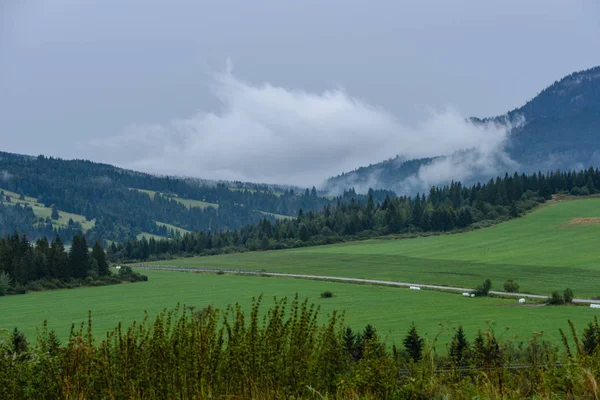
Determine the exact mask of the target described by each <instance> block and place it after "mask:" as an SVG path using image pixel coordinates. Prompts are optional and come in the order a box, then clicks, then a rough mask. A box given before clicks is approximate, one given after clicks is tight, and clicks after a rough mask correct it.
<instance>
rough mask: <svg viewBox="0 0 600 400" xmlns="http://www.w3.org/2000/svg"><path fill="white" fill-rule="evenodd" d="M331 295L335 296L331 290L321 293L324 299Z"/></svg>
mask: <svg viewBox="0 0 600 400" xmlns="http://www.w3.org/2000/svg"><path fill="white" fill-rule="evenodd" d="M331 297H333V293H332V292H330V291H329V290H328V291H326V292H323V293H321V298H322V299H329V298H331Z"/></svg>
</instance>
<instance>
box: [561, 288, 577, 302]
mask: <svg viewBox="0 0 600 400" xmlns="http://www.w3.org/2000/svg"><path fill="white" fill-rule="evenodd" d="M574 297H575V296H574V295H573V291H572V290H571V289H569V288H566V289H565V291H564V292H563V298H564V300H565V303H569V304H570V303H572V302H573V298H574Z"/></svg>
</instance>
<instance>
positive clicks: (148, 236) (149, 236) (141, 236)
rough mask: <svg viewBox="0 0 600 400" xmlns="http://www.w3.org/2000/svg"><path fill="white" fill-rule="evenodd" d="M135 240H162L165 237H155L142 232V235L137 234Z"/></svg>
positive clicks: (152, 234)
mask: <svg viewBox="0 0 600 400" xmlns="http://www.w3.org/2000/svg"><path fill="white" fill-rule="evenodd" d="M135 238H136V239H137V240H142V239H143V238H146V240H150V239H154V240H162V239H166V236H160V235H155V234H154V233H149V232H142V233H139V234H138V235H137V236H136V237H135Z"/></svg>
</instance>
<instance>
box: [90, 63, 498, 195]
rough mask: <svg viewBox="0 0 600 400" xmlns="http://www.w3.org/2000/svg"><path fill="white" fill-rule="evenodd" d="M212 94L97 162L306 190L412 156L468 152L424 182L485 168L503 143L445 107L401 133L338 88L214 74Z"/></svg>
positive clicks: (119, 141)
mask: <svg viewBox="0 0 600 400" xmlns="http://www.w3.org/2000/svg"><path fill="white" fill-rule="evenodd" d="M212 90H213V93H214V95H215V96H216V97H217V98H218V100H219V101H220V104H221V108H220V110H219V111H218V112H205V111H199V112H197V113H196V114H195V115H192V116H190V117H187V118H183V119H178V120H173V121H170V122H167V123H163V124H133V125H131V126H129V127H127V128H126V129H125V130H124V132H123V134H121V135H119V136H116V137H112V138H107V139H102V140H94V141H93V142H92V145H93V147H94V149H95V150H96V151H98V152H100V155H101V156H102V158H103V159H105V160H106V161H110V162H115V163H117V164H119V165H122V166H124V167H128V168H133V169H139V170H143V171H148V172H154V173H160V174H176V175H186V176H195V177H204V178H212V179H228V180H234V179H235V180H243V181H256V182H268V183H285V184H295V185H300V186H312V185H318V184H319V183H321V182H323V181H324V180H325V179H326V178H328V177H330V176H333V175H337V174H339V173H341V172H344V171H349V170H352V169H354V168H356V167H359V166H363V165H368V164H371V163H376V162H379V161H382V160H384V159H387V158H389V157H393V156H395V155H397V154H400V155H402V156H403V157H406V158H418V157H428V156H438V155H441V154H453V153H454V152H456V151H458V150H461V149H467V148H476V149H477V151H478V152H477V154H479V155H478V156H477V157H475V158H473V157H472V156H471V157H470V158H469V162H468V163H466V164H465V163H453V161H451V160H450V159H449V160H448V161H447V164H446V165H443V166H442V165H440V166H439V167H440V169H437V170H436V169H434V168H433V167H432V168H429V169H426V170H423V171H422V174H421V175H422V176H421V178H422V179H423V180H426V181H428V182H429V181H432V182H433V181H435V180H436V178H435V177H436V176H442V175H443V176H450V175H452V174H453V171H455V172H457V174H458V172H459V171H460V170H461V169H462V170H464V169H469V168H474V167H479V166H484V167H490V168H492V167H493V166H491V165H489V164H488V163H487V161H488V160H489V159H490V158H491V157H492V156H494V157H495V156H496V155H497V154H503V147H504V143H505V140H506V136H507V130H506V129H505V128H504V127H501V126H495V125H494V126H491V125H487V126H477V125H474V124H471V123H469V122H467V121H466V120H465V118H464V117H462V116H460V114H459V113H458V112H457V111H456V110H453V109H451V108H448V109H447V110H445V111H443V112H431V113H430V116H429V118H428V119H427V120H425V121H424V122H422V123H421V124H420V125H418V126H417V127H409V126H407V125H406V124H403V123H402V121H399V120H398V119H397V118H396V117H395V116H394V115H392V114H391V113H389V112H387V111H386V110H383V109H381V108H378V107H375V106H373V105H370V104H368V103H367V102H365V101H362V100H360V99H357V98H354V97H352V96H350V95H349V94H348V93H346V92H345V91H344V90H343V89H335V90H328V91H324V92H322V93H309V92H306V91H303V90H290V89H286V88H282V87H277V86H273V85H271V84H269V83H264V84H261V85H252V84H249V83H247V82H243V81H241V80H239V79H237V78H235V77H234V76H233V75H232V74H231V69H230V67H228V68H227V71H226V72H225V73H223V74H218V75H216V76H215V79H214V85H213V87H212ZM461 174H463V172H460V174H458V175H461ZM455 179H456V178H455Z"/></svg>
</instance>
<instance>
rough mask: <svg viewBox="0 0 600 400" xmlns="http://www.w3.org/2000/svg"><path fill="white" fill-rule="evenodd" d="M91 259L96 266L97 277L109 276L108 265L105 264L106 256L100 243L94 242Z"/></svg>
mask: <svg viewBox="0 0 600 400" xmlns="http://www.w3.org/2000/svg"><path fill="white" fill-rule="evenodd" d="M92 259H93V260H95V261H96V263H97V264H98V275H100V276H105V275H109V274H110V270H109V269H108V263H107V262H106V254H104V249H103V248H102V245H101V244H100V241H96V243H95V244H94V247H93V248H92Z"/></svg>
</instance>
